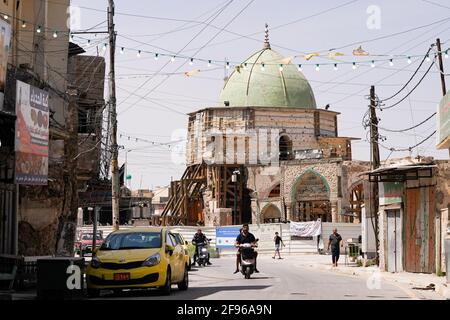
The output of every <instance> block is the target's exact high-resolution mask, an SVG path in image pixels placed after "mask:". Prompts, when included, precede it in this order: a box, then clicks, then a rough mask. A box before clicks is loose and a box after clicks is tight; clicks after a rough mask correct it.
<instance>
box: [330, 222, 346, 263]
mask: <svg viewBox="0 0 450 320" xmlns="http://www.w3.org/2000/svg"><path fill="white" fill-rule="evenodd" d="M330 246H331V259H332V261H333V267H337V266H338V260H339V255H340V248H342V247H344V241H343V240H342V237H341V235H340V234H339V233H337V229H336V228H333V233H332V234H331V235H330V239H329V240H328V252H329V251H330Z"/></svg>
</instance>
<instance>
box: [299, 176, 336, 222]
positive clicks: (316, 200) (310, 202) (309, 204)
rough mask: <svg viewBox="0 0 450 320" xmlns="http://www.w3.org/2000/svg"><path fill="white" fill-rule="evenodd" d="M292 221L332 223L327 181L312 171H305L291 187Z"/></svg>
mask: <svg viewBox="0 0 450 320" xmlns="http://www.w3.org/2000/svg"><path fill="white" fill-rule="evenodd" d="M291 198H292V205H293V208H292V209H293V210H292V211H293V212H292V213H293V217H292V218H293V220H294V221H314V220H317V219H318V218H320V219H321V220H322V221H323V222H331V221H332V212H331V211H332V208H331V202H330V187H329V184H328V182H327V180H326V179H325V178H324V177H323V176H322V175H321V174H320V173H318V172H316V171H314V170H306V171H305V172H304V173H303V174H302V175H301V176H299V177H298V178H297V179H296V181H295V183H294V184H293V187H292V193H291Z"/></svg>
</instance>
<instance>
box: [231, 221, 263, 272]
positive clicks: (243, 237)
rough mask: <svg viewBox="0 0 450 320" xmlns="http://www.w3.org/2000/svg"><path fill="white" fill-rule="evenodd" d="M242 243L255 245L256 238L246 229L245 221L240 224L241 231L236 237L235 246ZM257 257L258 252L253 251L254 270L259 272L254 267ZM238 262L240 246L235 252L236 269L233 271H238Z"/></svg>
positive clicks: (239, 260)
mask: <svg viewBox="0 0 450 320" xmlns="http://www.w3.org/2000/svg"><path fill="white" fill-rule="evenodd" d="M244 243H251V244H252V245H256V238H255V236H254V235H253V234H252V233H250V232H249V231H248V224H247V223H245V224H244V225H242V232H241V233H240V234H239V235H238V236H237V238H236V246H239V245H240V244H244ZM257 257H258V252H256V251H255V272H256V273H259V271H258V269H257V268H256V260H257ZM240 262H241V248H239V249H238V252H237V254H236V270H235V271H234V273H238V272H239V264H240Z"/></svg>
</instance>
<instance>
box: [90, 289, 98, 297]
mask: <svg viewBox="0 0 450 320" xmlns="http://www.w3.org/2000/svg"><path fill="white" fill-rule="evenodd" d="M87 292H88V297H89V298H98V297H100V290H98V289H88V291H87Z"/></svg>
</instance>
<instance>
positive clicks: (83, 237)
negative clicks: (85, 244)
mask: <svg viewBox="0 0 450 320" xmlns="http://www.w3.org/2000/svg"><path fill="white" fill-rule="evenodd" d="M93 237H94V234H92V233H85V234H83V236H82V237H81V239H82V240H92V239H93ZM97 240H102V236H101V235H100V234H97Z"/></svg>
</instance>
